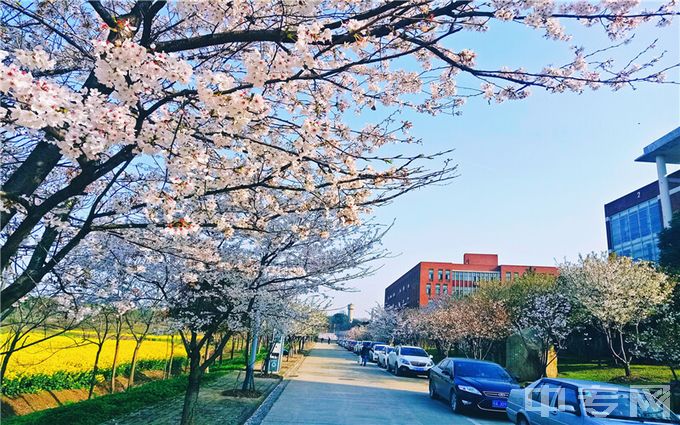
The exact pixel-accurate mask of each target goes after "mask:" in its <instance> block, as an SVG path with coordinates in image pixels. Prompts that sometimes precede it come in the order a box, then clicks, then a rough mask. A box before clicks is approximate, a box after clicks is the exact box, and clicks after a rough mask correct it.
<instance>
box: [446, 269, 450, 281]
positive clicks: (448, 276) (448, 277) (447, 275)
mask: <svg viewBox="0 0 680 425" xmlns="http://www.w3.org/2000/svg"><path fill="white" fill-rule="evenodd" d="M446 280H451V271H450V270H447V271H446Z"/></svg>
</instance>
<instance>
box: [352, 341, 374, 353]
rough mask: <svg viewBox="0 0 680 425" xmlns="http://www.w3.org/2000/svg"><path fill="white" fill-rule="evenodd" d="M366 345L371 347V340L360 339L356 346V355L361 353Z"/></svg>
mask: <svg viewBox="0 0 680 425" xmlns="http://www.w3.org/2000/svg"><path fill="white" fill-rule="evenodd" d="M364 346H368V347H370V346H371V341H358V342H357V345H356V346H355V347H354V353H356V355H361V349H362V348H363V347H364Z"/></svg>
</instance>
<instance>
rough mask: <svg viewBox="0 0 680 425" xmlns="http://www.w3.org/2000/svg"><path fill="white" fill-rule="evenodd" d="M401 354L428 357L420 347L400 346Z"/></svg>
mask: <svg viewBox="0 0 680 425" xmlns="http://www.w3.org/2000/svg"><path fill="white" fill-rule="evenodd" d="M401 355H402V356H414V357H428V355H427V352H425V350H423V349H422V348H412V347H402V348H401Z"/></svg>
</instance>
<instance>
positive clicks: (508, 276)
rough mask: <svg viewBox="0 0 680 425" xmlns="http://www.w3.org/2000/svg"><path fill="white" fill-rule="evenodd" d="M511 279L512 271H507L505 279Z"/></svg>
mask: <svg viewBox="0 0 680 425" xmlns="http://www.w3.org/2000/svg"><path fill="white" fill-rule="evenodd" d="M511 279H512V273H510V272H505V280H511Z"/></svg>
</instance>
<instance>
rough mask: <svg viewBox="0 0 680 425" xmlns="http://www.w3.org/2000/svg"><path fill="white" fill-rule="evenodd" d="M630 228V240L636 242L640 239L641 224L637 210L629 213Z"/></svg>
mask: <svg viewBox="0 0 680 425" xmlns="http://www.w3.org/2000/svg"><path fill="white" fill-rule="evenodd" d="M628 228H629V229H630V240H632V241H634V240H635V239H638V238H640V222H639V221H638V213H637V211H635V210H633V211H631V212H629V213H628Z"/></svg>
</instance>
